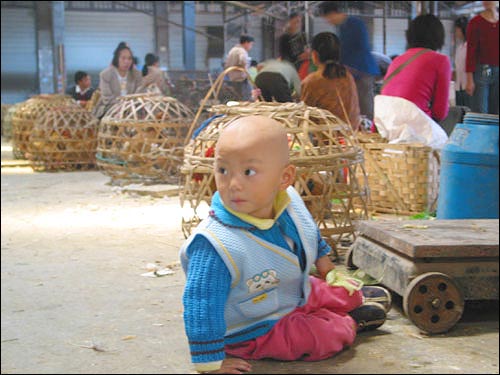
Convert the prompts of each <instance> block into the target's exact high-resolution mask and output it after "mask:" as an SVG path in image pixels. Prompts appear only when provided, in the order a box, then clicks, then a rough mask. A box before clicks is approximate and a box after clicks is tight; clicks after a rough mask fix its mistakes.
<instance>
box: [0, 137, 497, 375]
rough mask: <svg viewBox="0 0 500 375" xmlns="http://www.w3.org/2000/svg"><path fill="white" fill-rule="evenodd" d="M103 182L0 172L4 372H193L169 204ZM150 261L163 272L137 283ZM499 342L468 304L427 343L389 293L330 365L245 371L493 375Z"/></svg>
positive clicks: (175, 214) (493, 309)
mask: <svg viewBox="0 0 500 375" xmlns="http://www.w3.org/2000/svg"><path fill="white" fill-rule="evenodd" d="M2 146H3V147H4V146H8V145H7V144H5V143H2ZM3 150H4V148H3ZM9 157H10V154H9V151H8V150H7V151H5V152H2V159H5V158H9ZM108 182H109V178H108V177H106V176H105V175H103V174H102V173H100V172H97V171H91V172H65V173H33V172H31V169H30V168H14V167H9V168H2V174H1V183H2V190H1V191H2V193H1V210H2V211H1V212H2V213H1V219H2V224H1V225H2V226H1V231H2V232H1V234H2V235H1V292H2V293H1V305H2V314H1V372H2V373H6V374H7V373H12V374H14V373H17V374H20V373H103V374H104V373H170V374H172V373H194V372H193V369H192V367H191V364H190V357H189V353H188V346H187V341H186V337H185V335H184V328H183V321H182V303H181V296H182V290H183V285H184V280H185V279H184V275H183V274H182V271H181V270H180V269H179V265H178V258H177V254H178V249H179V246H180V245H181V243H182V242H183V240H184V238H183V235H182V232H181V229H180V222H181V210H180V208H179V201H178V198H177V197H172V198H151V197H148V196H138V195H131V194H124V193H123V192H122V191H120V189H118V188H115V187H112V186H110V185H109V184H107V183H108ZM148 263H156V264H157V265H158V266H160V267H169V268H170V269H171V270H172V271H173V274H171V275H167V276H164V277H159V278H149V277H144V276H141V275H142V274H143V273H145V272H147V269H146V266H147V264H148ZM498 339H499V330H498V302H497V301H495V302H493V303H492V302H489V303H488V302H482V303H468V304H467V305H466V310H465V313H464V315H463V318H462V320H461V321H460V322H459V323H458V324H457V325H456V326H455V327H454V328H453V329H452V330H451V331H450V332H448V333H447V334H440V335H436V336H432V337H429V336H427V335H425V334H423V333H422V332H419V330H418V328H416V327H415V326H414V325H413V324H412V323H411V322H410V321H409V320H408V319H406V318H405V316H404V315H403V314H402V313H401V298H400V297H399V296H397V295H394V303H393V309H392V310H391V312H390V313H389V317H388V321H387V322H386V324H385V325H384V326H383V327H382V328H381V329H379V330H377V331H374V332H372V333H365V334H361V335H359V336H358V338H357V339H356V342H355V344H354V345H353V347H351V348H349V349H347V350H345V351H344V352H342V353H340V354H339V355H337V356H336V357H334V358H331V359H328V360H324V361H321V362H315V363H308V362H280V361H273V360H263V361H253V362H252V365H253V370H252V373H262V374H279V373H281V374H286V373H300V374H306V373H315V374H322V373H366V374H368V373H369V374H375V373H380V374H382V373H391V374H392V373H441V374H442V373H492V374H493V373H496V374H498V373H499V356H498V353H499V350H498V346H499V341H498Z"/></svg>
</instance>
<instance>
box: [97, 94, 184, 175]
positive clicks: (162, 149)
mask: <svg viewBox="0 0 500 375" xmlns="http://www.w3.org/2000/svg"><path fill="white" fill-rule="evenodd" d="M193 117H194V115H193V113H192V112H191V110H190V109H189V108H187V107H186V106H184V105H183V104H182V103H180V102H179V101H178V100H177V99H175V98H172V97H167V96H161V95H152V94H132V95H126V96H123V97H119V98H118V101H117V103H115V104H114V105H113V106H112V107H111V108H110V109H109V110H108V112H107V113H106V115H105V116H104V117H103V119H102V120H101V123H100V125H99V132H98V136H97V155H96V157H97V166H98V167H99V169H100V170H101V171H102V172H103V173H104V174H106V175H108V176H110V177H111V178H112V180H117V181H120V182H121V183H125V184H126V183H134V182H140V183H145V184H150V183H178V179H179V168H180V166H181V164H182V159H183V154H184V140H185V137H186V134H187V131H188V129H189V125H190V124H191V122H192V120H193Z"/></svg>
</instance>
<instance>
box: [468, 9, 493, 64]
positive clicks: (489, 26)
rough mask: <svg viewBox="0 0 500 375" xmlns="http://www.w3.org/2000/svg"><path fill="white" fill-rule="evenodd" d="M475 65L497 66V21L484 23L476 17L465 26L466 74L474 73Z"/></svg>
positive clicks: (483, 20)
mask: <svg viewBox="0 0 500 375" xmlns="http://www.w3.org/2000/svg"><path fill="white" fill-rule="evenodd" d="M477 64H489V65H493V66H498V21H497V22H495V23H492V22H489V21H486V20H485V19H484V18H483V17H482V16H480V15H477V16H475V17H474V18H473V19H471V20H470V22H469V24H468V25H467V64H466V67H465V71H466V72H474V71H475V70H476V65H477Z"/></svg>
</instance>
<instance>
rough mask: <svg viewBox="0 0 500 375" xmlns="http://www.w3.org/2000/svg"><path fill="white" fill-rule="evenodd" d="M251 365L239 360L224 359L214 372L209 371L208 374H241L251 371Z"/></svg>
mask: <svg viewBox="0 0 500 375" xmlns="http://www.w3.org/2000/svg"><path fill="white" fill-rule="evenodd" d="M251 370H252V365H251V364H250V363H248V362H247V361H244V360H243V359H239V358H226V359H224V360H223V361H222V366H221V367H220V369H218V370H216V371H210V372H209V374H243V373H244V372H247V371H251Z"/></svg>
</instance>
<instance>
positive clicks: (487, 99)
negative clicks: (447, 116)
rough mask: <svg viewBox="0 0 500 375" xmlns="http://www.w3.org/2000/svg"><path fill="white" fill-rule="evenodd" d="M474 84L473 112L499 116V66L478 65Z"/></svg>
mask: <svg viewBox="0 0 500 375" xmlns="http://www.w3.org/2000/svg"><path fill="white" fill-rule="evenodd" d="M474 84H475V86H476V88H475V89H474V95H473V96H472V106H471V107H472V108H471V109H472V111H473V112H480V113H491V114H495V115H498V66H491V65H478V66H477V67H476V71H475V72H474Z"/></svg>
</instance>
